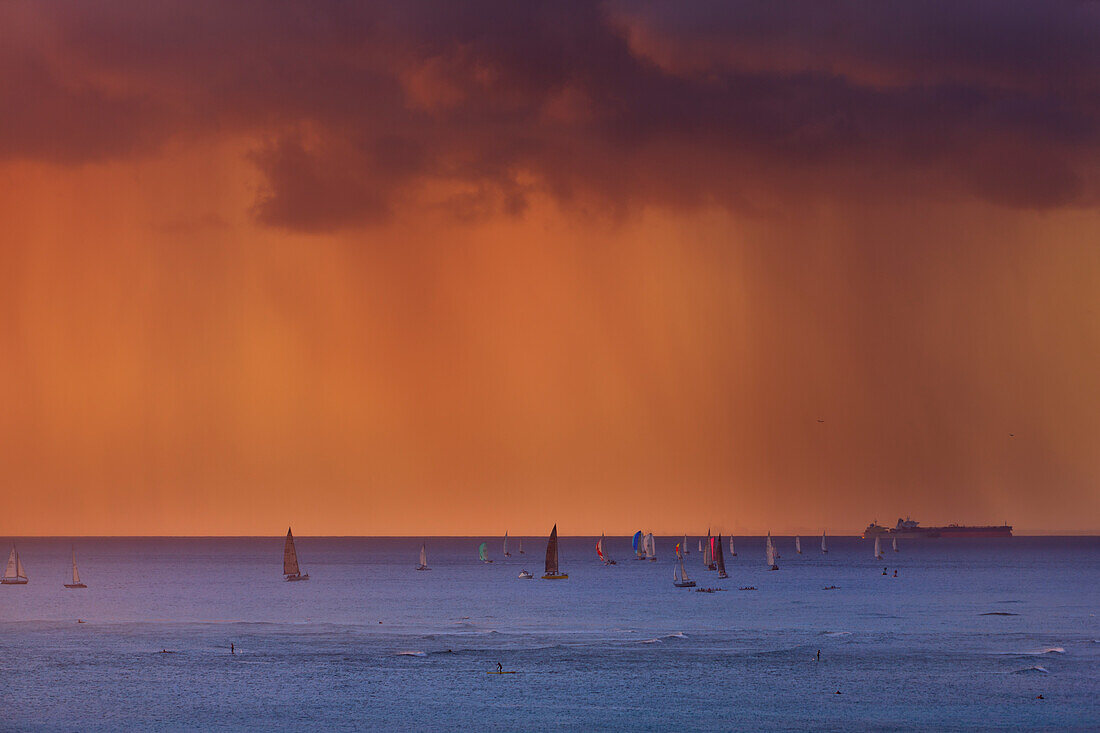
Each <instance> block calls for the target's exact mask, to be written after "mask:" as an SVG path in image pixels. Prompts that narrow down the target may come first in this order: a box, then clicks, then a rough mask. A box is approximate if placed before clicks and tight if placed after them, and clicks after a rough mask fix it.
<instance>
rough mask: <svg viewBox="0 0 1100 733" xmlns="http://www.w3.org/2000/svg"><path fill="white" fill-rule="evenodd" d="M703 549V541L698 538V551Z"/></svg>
mask: <svg viewBox="0 0 1100 733" xmlns="http://www.w3.org/2000/svg"><path fill="white" fill-rule="evenodd" d="M702 551H703V541H702V540H699V552H702Z"/></svg>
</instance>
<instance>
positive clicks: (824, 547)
mask: <svg viewBox="0 0 1100 733" xmlns="http://www.w3.org/2000/svg"><path fill="white" fill-rule="evenodd" d="M828 553H829V548H828V547H826V546H825V530H821V554H822V555H827V554H828Z"/></svg>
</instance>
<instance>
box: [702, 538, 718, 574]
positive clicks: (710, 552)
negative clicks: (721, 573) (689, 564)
mask: <svg viewBox="0 0 1100 733" xmlns="http://www.w3.org/2000/svg"><path fill="white" fill-rule="evenodd" d="M703 567H704V568H706V569H707V570H714V567H715V566H714V538H713V537H712V536H711V534H710V530H709V529H708V530H707V541H706V543H704V544H703Z"/></svg>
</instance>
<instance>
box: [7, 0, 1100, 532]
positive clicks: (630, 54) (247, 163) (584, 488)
mask: <svg viewBox="0 0 1100 733" xmlns="http://www.w3.org/2000/svg"><path fill="white" fill-rule="evenodd" d="M1097 37H1100V5H1097V4H1095V3H1086V2H1063V3H1048V2H1017V1H1015V0H1002V1H999V2H957V1H955V2H928V3H910V2H902V3H897V2H875V3H849V2H829V3H755V2H752V3H748V2H745V3H738V2H728V1H722V2H718V1H715V2H692V1H690V0H689V1H681V2H675V3H656V2H629V3H628V2H621V3H620V2H595V3H589V2H585V3H572V2H560V1H555V2H536V1H530V2H522V3H516V2H499V3H498V2H466V3H446V2H403V3H369V2H364V3H346V2H322V1H318V2H311V3H307V4H294V3H286V4H275V5H272V4H269V3H260V2H250V1H249V0H241V1H240V2H234V3H224V2H213V1H206V0H179V1H171V0H168V1H165V2H158V3H147V2H138V1H137V0H118V1H116V2H108V3H95V2H84V1H81V2H75V1H74V2H60V1H59V2H54V3H36V2H19V1H18V0H17V1H16V2H11V3H4V4H3V5H0V110H3V112H2V114H0V222H2V225H0V496H3V503H4V508H3V510H2V511H0V535H10V536H24V535H114V534H121V535H161V534H169V535H277V534H279V533H282V532H285V529H286V527H287V525H288V524H293V526H294V530H295V533H296V534H302V535H492V534H497V535H499V534H502V533H503V532H504V531H505V530H506V529H507V530H508V531H510V532H511V534H513V535H516V534H529V535H542V534H545V533H546V532H548V531H549V528H550V526H551V525H552V524H554V523H557V524H558V527H559V531H560V532H561V533H562V534H564V535H580V534H599V533H600V532H607V533H609V534H614V533H620V534H622V533H627V532H633V531H634V530H635V529H639V528H645V529H647V530H650V531H654V532H657V533H667V534H677V533H681V532H688V533H699V532H703V531H705V529H706V528H707V527H711V528H714V529H715V530H721V531H724V532H726V533H736V534H758V533H762V532H765V531H768V530H771V531H773V532H775V533H794V532H800V533H806V534H809V533H816V532H820V531H821V530H822V529H827V530H829V531H830V532H831V533H834V534H842V533H845V532H849V533H851V532H857V531H859V530H861V529H862V528H863V527H864V526H866V525H867V524H868V523H869V522H870V521H872V520H874V519H878V520H879V521H881V522H884V523H888V524H893V522H894V521H896V519H897V518H898V517H900V516H905V515H912V516H913V517H914V518H917V519H920V520H922V521H923V522H924V523H925V524H940V523H947V522H953V521H957V522H964V523H982V524H985V523H997V524H999V523H1002V522H1009V523H1011V524H1014V525H1015V526H1016V527H1017V528H1018V529H1020V530H1023V531H1047V532H1100V450H1098V448H1097V447H1098V446H1100V44H1097V43H1096V42H1095V39H1096V38H1097Z"/></svg>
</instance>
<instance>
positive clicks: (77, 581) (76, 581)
mask: <svg viewBox="0 0 1100 733" xmlns="http://www.w3.org/2000/svg"><path fill="white" fill-rule="evenodd" d="M65 587H66V588H87V587H88V586H86V585H84V584H83V583H81V582H80V571H79V570H77V569H76V548H75V547H74V548H73V582H71V583H66V584H65Z"/></svg>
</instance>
